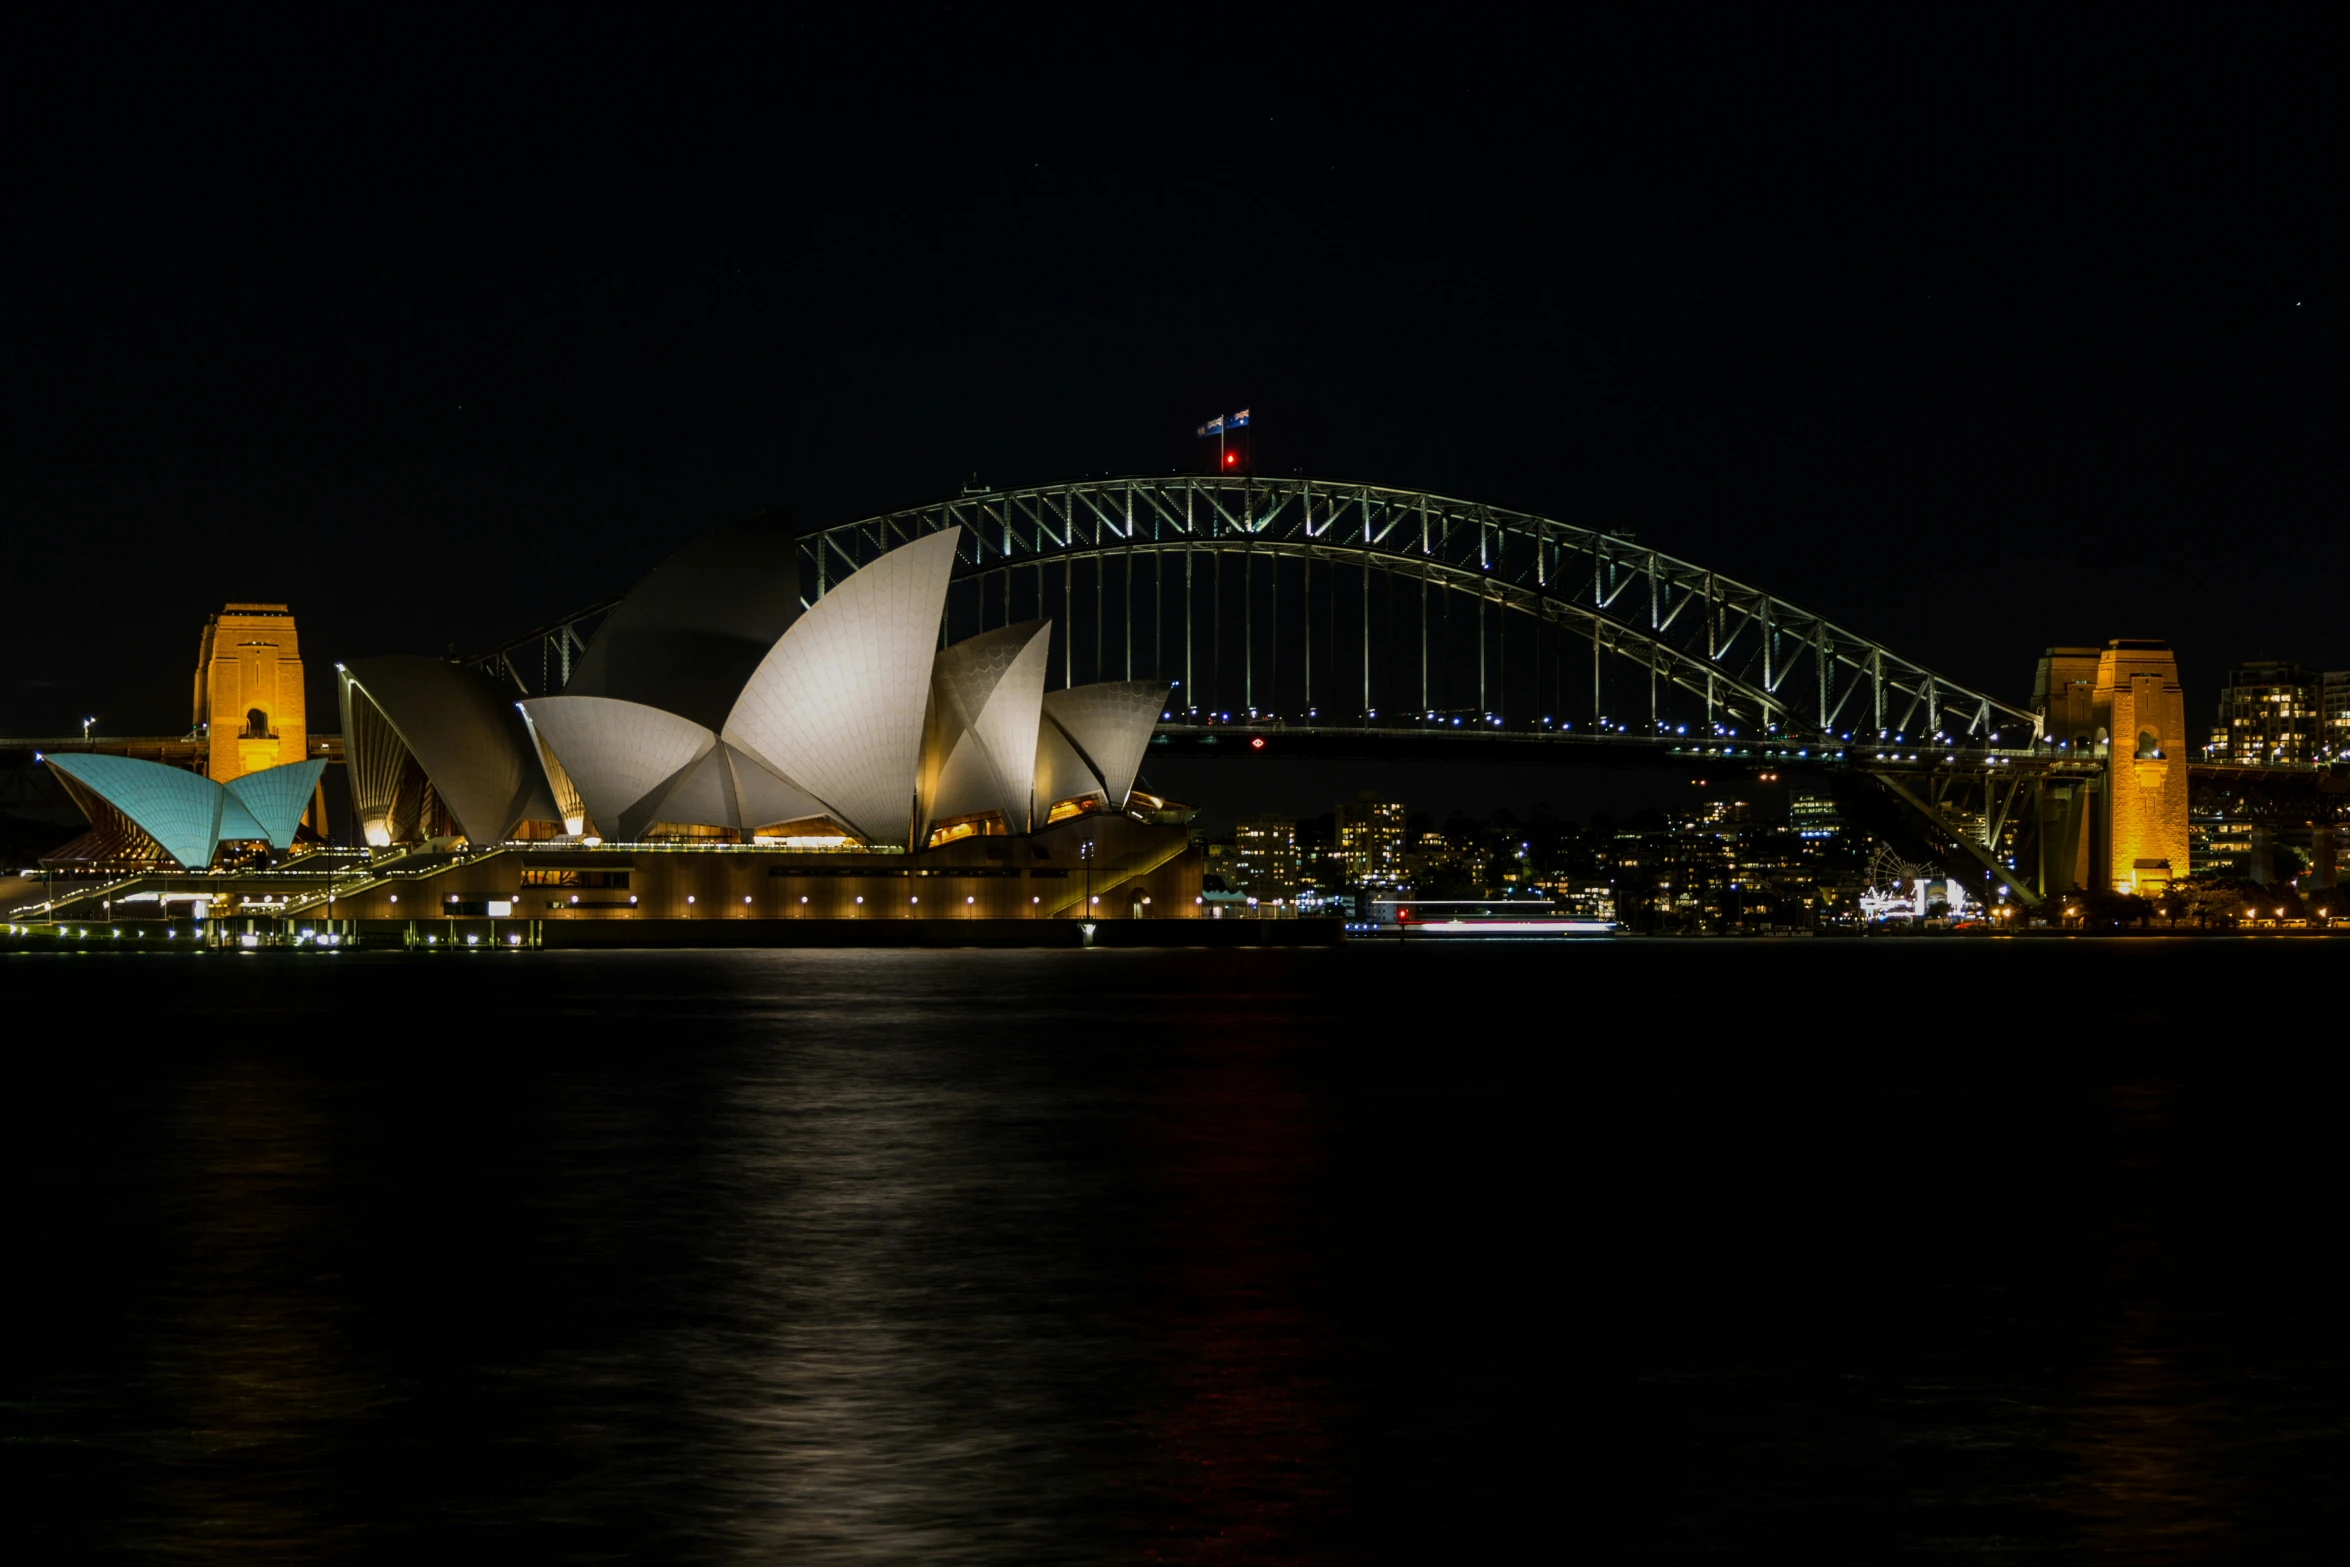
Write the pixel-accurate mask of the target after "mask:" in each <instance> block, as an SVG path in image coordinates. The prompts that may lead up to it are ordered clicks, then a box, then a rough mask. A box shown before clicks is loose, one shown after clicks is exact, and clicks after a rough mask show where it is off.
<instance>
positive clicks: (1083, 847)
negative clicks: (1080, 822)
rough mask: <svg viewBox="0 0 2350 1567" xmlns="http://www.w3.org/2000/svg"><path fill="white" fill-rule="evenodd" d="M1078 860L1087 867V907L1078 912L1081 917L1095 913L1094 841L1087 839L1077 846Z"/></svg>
mask: <svg viewBox="0 0 2350 1567" xmlns="http://www.w3.org/2000/svg"><path fill="white" fill-rule="evenodd" d="M1077 858H1078V860H1079V861H1080V862H1081V863H1082V864H1083V865H1084V866H1085V907H1083V908H1082V909H1079V910H1078V911H1077V912H1078V914H1079V916H1080V917H1083V916H1087V915H1090V914H1092V913H1093V840H1092V839H1091V838H1088V839H1086V840H1085V841H1084V842H1083V843H1081V844H1079V845H1078V846H1077Z"/></svg>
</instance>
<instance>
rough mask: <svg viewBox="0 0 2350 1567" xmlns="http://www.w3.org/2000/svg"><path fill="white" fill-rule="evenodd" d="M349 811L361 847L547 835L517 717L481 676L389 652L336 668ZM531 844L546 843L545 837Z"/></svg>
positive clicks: (549, 821) (546, 793) (550, 798)
mask: <svg viewBox="0 0 2350 1567" xmlns="http://www.w3.org/2000/svg"><path fill="white" fill-rule="evenodd" d="M335 673H336V674H337V675H338V676H339V677H340V679H339V682H338V694H339V696H340V699H341V703H342V709H343V756H344V761H345V764H346V768H345V770H346V771H347V772H348V773H349V774H350V779H351V805H352V810H353V813H354V814H355V815H356V816H357V817H358V820H359V830H360V833H361V835H362V836H363V837H364V838H365V839H366V841H367V842H368V843H369V844H370V845H371V846H374V847H377V848H381V847H384V846H385V845H388V844H394V843H404V842H409V841H413V840H415V839H418V838H428V839H429V838H441V837H463V838H466V839H468V840H470V841H471V842H474V843H500V842H504V841H506V840H507V839H509V838H513V837H517V836H529V834H526V833H524V832H523V831H522V828H523V826H524V824H525V823H530V822H536V823H540V824H543V825H545V826H547V827H549V828H552V827H553V826H554V823H555V822H556V820H557V817H558V811H557V807H556V805H555V800H554V794H553V791H552V790H551V789H550V787H549V786H548V783H547V777H546V773H545V772H544V770H543V769H542V768H541V767H540V765H539V763H538V761H537V759H536V758H535V756H534V755H533V754H532V749H531V743H530V735H529V732H528V730H527V729H526V728H525V727H524V725H523V723H522V720H521V717H520V715H519V714H517V713H516V712H515V711H514V708H513V706H512V705H511V704H510V703H509V702H508V701H507V700H506V698H505V697H504V696H503V695H502V694H501V693H500V692H499V690H498V688H497V687H496V686H495V685H493V684H491V683H490V682H489V681H488V680H486V679H484V678H483V677H482V676H481V675H479V674H476V673H475V672H473V671H472V670H469V669H466V668H464V667H462V666H460V665H457V664H452V663H449V662H448V661H447V660H445V659H438V658H427V657H424V656H422V655H419V654H409V653H395V654H391V655H388V656H385V657H381V658H367V659H361V660H359V661H357V662H356V663H352V664H348V665H337V666H336V670H335ZM539 836H549V837H551V836H555V832H553V831H548V832H544V833H541V834H539Z"/></svg>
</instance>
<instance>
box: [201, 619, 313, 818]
mask: <svg viewBox="0 0 2350 1567" xmlns="http://www.w3.org/2000/svg"><path fill="white" fill-rule="evenodd" d="M308 713H309V709H308V708H307V707H306V706H305V705H304V703H303V699H302V650H301V644H300V642H299V641H297V640H296V638H295V636H294V617H293V615H292V614H291V613H289V612H288V611H287V609H286V607H285V605H283V604H231V605H228V606H227V607H226V608H224V609H223V610H221V612H220V613H219V614H217V615H215V616H213V617H212V618H211V619H210V620H208V621H206V622H205V623H204V640H203V643H202V646H201V647H200V648H199V650H198V651H197V654H196V712H195V720H194V727H195V730H196V733H197V734H198V735H199V736H201V737H203V738H204V739H205V740H207V741H208V742H209V744H208V746H207V748H206V753H205V767H204V775H205V776H206V777H208V778H210V779H211V780H212V781H213V782H214V783H223V784H224V783H228V782H229V781H230V780H232V779H237V778H242V777H244V776H245V775H246V774H247V773H257V772H261V771H262V770H264V769H266V768H271V767H279V766H283V765H284V764H286V763H288V762H299V761H301V760H303V759H304V757H306V756H307V755H308V754H309V746H310V727H309V723H308Z"/></svg>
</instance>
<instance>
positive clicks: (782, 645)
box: [566, 528, 962, 843]
mask: <svg viewBox="0 0 2350 1567" xmlns="http://www.w3.org/2000/svg"><path fill="white" fill-rule="evenodd" d="M961 537H962V530H961V529H959V528H949V529H946V530H945V531H944V532H941V533H933V534H928V535H926V536H924V537H922V538H919V539H916V540H915V541H914V542H913V543H911V544H906V545H902V546H900V547H899V548H897V549H894V550H892V551H890V552H889V553H888V554H886V555H884V556H882V557H881V558H880V559H879V560H877V561H874V562H873V563H872V564H871V565H869V566H866V567H865V568H864V569H863V570H861V571H858V572H856V573H854V574H853V575H851V576H850V577H848V578H847V579H846V580H845V581H843V582H842V583H841V584H840V586H838V587H836V588H834V589H832V591H830V592H829V593H826V594H825V595H824V597H822V598H820V599H818V600H817V601H816V603H815V606H814V607H813V608H811V609H808V610H807V611H805V612H803V613H802V614H801V616H800V618H799V619H798V620H797V621H796V622H795V623H794V624H793V625H792V628H791V629H790V630H789V631H786V632H785V633H784V634H783V635H782V637H781V638H779V639H778V640H777V642H776V644H775V646H774V647H773V648H771V649H770V650H769V651H768V654H767V656H766V658H765V659H763V660H762V661H761V662H760V664H759V667H758V669H757V670H756V671H755V672H754V673H753V674H752V676H751V678H750V681H749V683H748V684H747V685H745V686H744V688H743V693H742V696H741V697H740V699H738V700H737V701H736V703H735V705H734V710H733V712H732V713H730V714H729V715H728V717H727V721H726V727H725V729H724V730H723V731H722V735H721V737H722V738H723V739H724V740H725V741H726V742H727V743H728V744H730V745H733V746H736V747H739V748H740V749H741V750H743V751H746V752H748V753H749V754H750V755H751V756H752V757H754V758H756V759H757V760H758V761H760V762H762V763H764V764H766V766H767V767H768V769H769V770H770V771H772V772H774V773H776V774H777V775H778V776H780V777H783V778H787V779H790V780H792V781H794V782H796V783H798V784H800V785H801V786H803V787H804V788H806V789H807V790H808V792H809V793H811V794H813V795H814V796H815V797H816V798H817V799H818V800H820V801H821V802H822V803H823V804H824V807H825V814H826V815H829V816H831V817H832V818H833V819H834V820H836V821H838V822H839V823H840V824H841V825H842V826H844V827H846V828H848V829H849V830H851V831H852V832H855V833H857V834H859V835H861V836H863V837H864V838H866V839H868V840H870V841H872V842H875V843H904V842H905V841H906V838H907V835H908V830H909V828H910V827H911V826H912V824H913V818H914V812H915V782H916V773H917V770H918V769H919V767H920V765H921V759H922V731H923V718H924V715H925V713H926V712H927V710H928V707H929V701H930V669H931V659H932V654H933V650H934V648H935V646H936V644H937V641H938V628H939V619H940V616H941V615H942V613H943V612H944V610H945V608H946V592H947V578H948V574H949V573H950V572H952V571H953V569H954V564H955V549H956V546H957V544H958V542H959V541H960V539H961ZM566 765H568V764H566Z"/></svg>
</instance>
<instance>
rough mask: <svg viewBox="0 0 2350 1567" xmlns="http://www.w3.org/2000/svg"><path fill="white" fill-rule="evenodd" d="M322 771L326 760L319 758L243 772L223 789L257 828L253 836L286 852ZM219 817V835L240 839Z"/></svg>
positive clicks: (324, 769) (224, 815) (324, 768)
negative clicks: (243, 773)
mask: <svg viewBox="0 0 2350 1567" xmlns="http://www.w3.org/2000/svg"><path fill="white" fill-rule="evenodd" d="M325 772H326V761H325V759H324V758H323V757H320V758H314V759H312V760H310V761H307V762H288V763H286V764H285V765H284V766H282V767H267V768H263V769H262V770H261V771H260V772H257V773H247V774H246V775H245V776H244V777H242V778H232V779H230V780H229V781H228V785H227V787H228V792H229V795H230V797H231V799H232V800H233V801H234V803H236V804H238V805H241V806H243V807H244V809H245V811H246V813H247V814H248V815H249V816H250V817H251V819H252V822H253V825H254V826H255V827H256V828H258V829H259V831H257V832H256V833H254V835H253V836H255V837H258V838H267V839H268V840H269V846H270V847H271V848H273V849H290V848H292V847H293V846H294V829H295V828H297V827H299V826H301V825H302V813H303V811H305V810H307V809H308V808H309V805H310V801H311V798H312V796H313V795H315V794H316V793H317V792H318V780H319V778H320V777H321V776H322V775H324V773H325ZM222 814H223V820H222V822H221V828H220V835H221V836H222V837H223V838H236V837H238V836H240V835H239V834H237V833H234V832H231V831H229V827H228V822H227V820H226V814H227V813H225V812H224V813H222Z"/></svg>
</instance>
